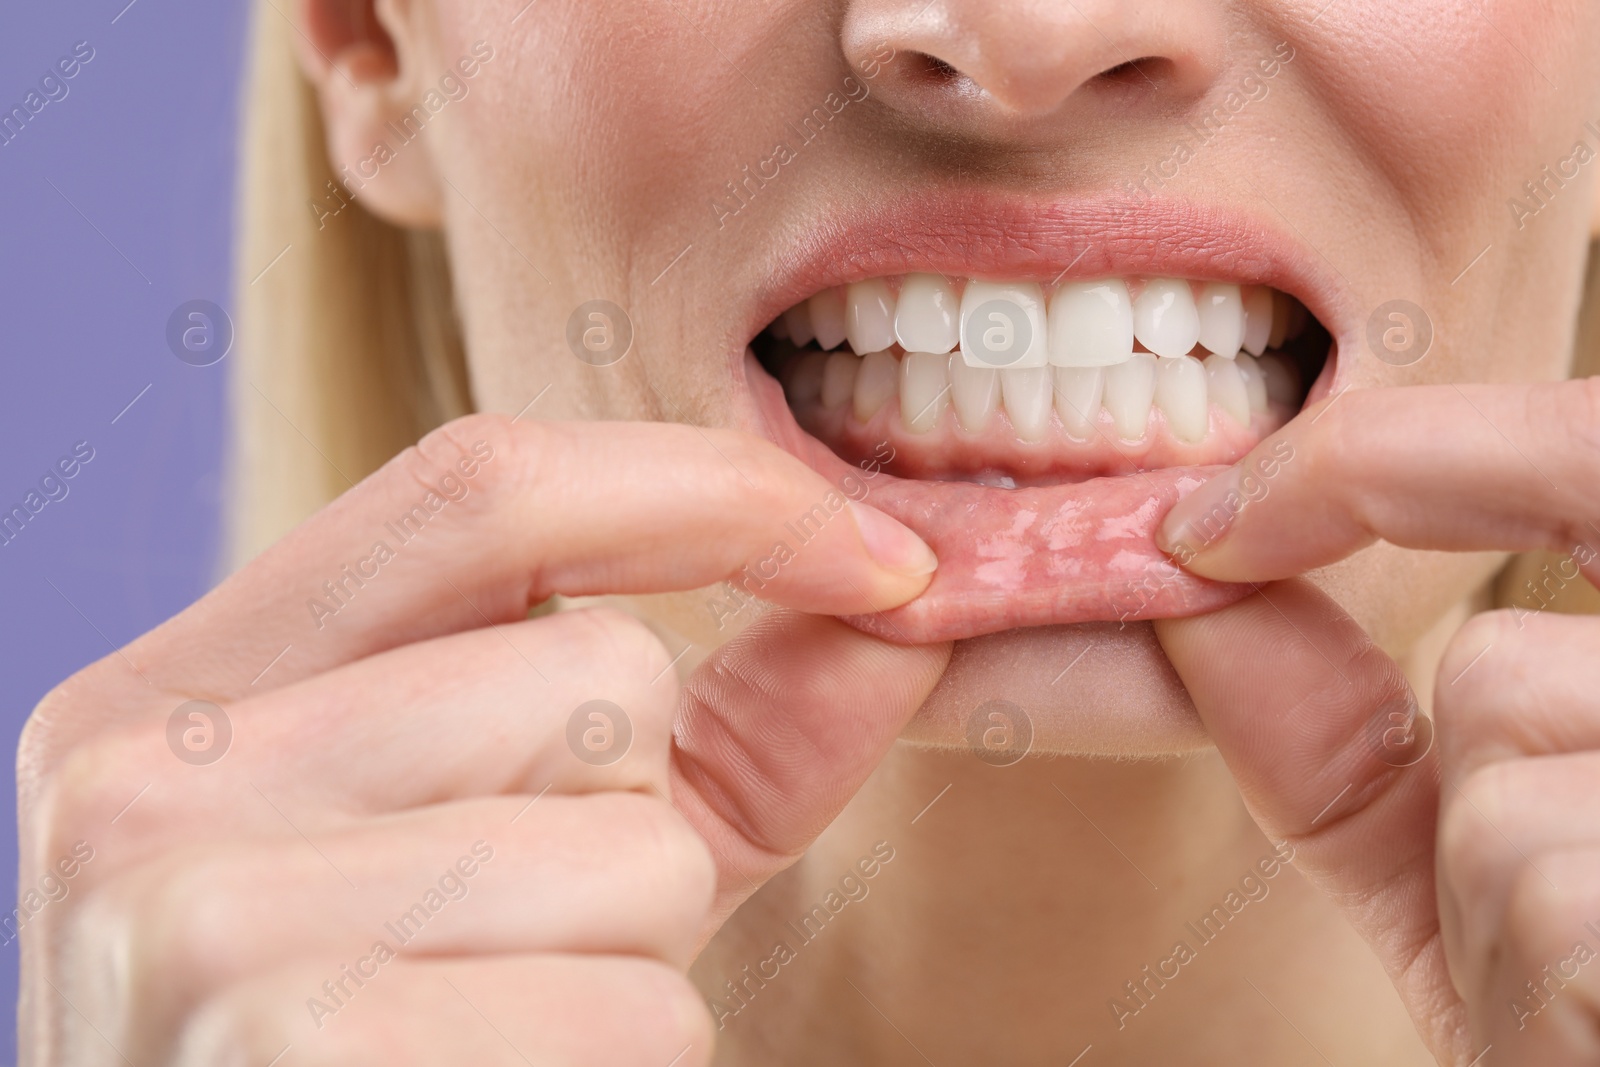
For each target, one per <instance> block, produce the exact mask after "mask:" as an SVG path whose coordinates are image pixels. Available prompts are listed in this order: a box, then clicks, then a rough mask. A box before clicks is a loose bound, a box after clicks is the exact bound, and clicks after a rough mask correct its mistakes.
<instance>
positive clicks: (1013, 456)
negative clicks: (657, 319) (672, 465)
mask: <svg viewBox="0 0 1600 1067" xmlns="http://www.w3.org/2000/svg"><path fill="white" fill-rule="evenodd" d="M1129 207H1130V205H1128V204H1127V203H1126V202H1125V200H1124V199H1122V198H1121V197H1120V196H1119V195H1116V194H1109V193H1108V194H1107V195H1105V196H1102V197H1095V196H1088V197H1075V198H1072V199H1070V200H1050V201H1039V200H1035V199H1018V198H1007V197H996V196H992V195H977V194H964V195H961V196H956V197H945V198H937V199H935V198H929V197H920V198H916V199H915V200H908V201H906V202H903V203H889V204H880V205H877V206H875V207H873V208H872V209H871V210H867V211H861V212H857V213H853V214H852V213H849V212H842V213H835V214H828V215H823V216H819V217H817V218H815V219H812V220H809V225H807V226H804V227H798V228H797V232H800V233H802V234H804V236H802V237H799V238H796V239H794V240H793V241H792V242H791V243H790V244H789V245H787V246H786V247H782V248H779V249H778V250H777V251H776V253H775V255H774V257H773V262H774V263H775V264H776V266H775V268H774V270H773V273H772V276H771V277H770V278H768V279H767V280H766V281H765V284H764V285H763V286H762V288H761V290H760V291H759V292H757V293H755V294H753V297H752V299H751V301H750V303H749V307H748V312H747V318H746V320H745V321H744V322H743V323H742V324H740V328H739V331H738V335H737V337H736V338H734V341H735V343H734V344H733V345H732V346H730V351H729V354H728V368H729V371H730V373H731V375H732V377H733V380H734V382H735V385H736V388H735V390H734V402H735V407H736V411H737V416H736V421H737V422H738V424H739V425H740V426H741V428H743V429H747V430H749V431H751V432H754V433H757V434H759V435H761V436H764V437H766V438H767V439H769V440H771V441H772V442H774V443H775V444H777V445H779V446H780V447H782V448H785V449H787V450H788V451H789V452H791V453H792V454H794V455H795V456H797V457H799V458H800V459H801V460H803V461H804V462H806V463H807V464H808V465H810V466H811V467H812V468H813V469H814V470H816V471H817V472H818V473H820V474H822V475H823V476H824V477H826V478H828V479H829V480H830V481H832V482H833V483H834V484H835V485H837V486H839V487H840V488H841V491H843V492H845V493H847V494H848V495H850V496H852V497H854V498H856V499H861V498H862V497H863V496H865V497H866V498H867V499H869V500H870V502H871V503H872V504H873V505H874V506H876V507H878V508H880V509H881V510H883V511H885V512H887V513H889V514H890V515H893V516H894V517H895V518H897V519H899V520H900V521H901V522H903V523H905V524H906V525H908V526H910V527H911V528H912V529H914V530H916V531H917V533H918V534H920V535H921V536H922V537H923V538H924V539H925V540H926V541H927V542H928V543H929V544H930V545H931V546H932V547H933V548H934V550H935V551H936V552H937V553H938V555H939V561H940V564H939V570H938V572H937V573H936V575H935V577H934V580H933V583H932V585H931V586H930V587H929V589H928V591H927V592H926V593H924V594H923V595H922V596H921V597H919V598H918V599H917V600H915V601H913V602H912V603H910V604H907V605H905V606H902V607H899V608H894V609H892V610H888V611H883V612H878V613H874V614H871V615H866V616H861V617H856V618H851V619H848V620H846V621H847V622H849V623H850V624H851V625H854V626H857V627H859V628H860V629H862V630H864V631H867V632H870V633H872V634H874V635H876V636H879V637H882V638H884V639H885V640H889V641H895V642H900V643H905V644H925V643H932V642H939V641H954V642H956V645H955V652H954V656H953V658H952V660H951V664H950V667H949V670H948V671H947V672H946V674H945V677H944V679H943V681H942V682H941V683H940V685H939V687H938V689H937V690H936V691H935V692H934V694H933V695H932V697H931V698H930V699H929V701H928V702H927V704H926V706H925V707H924V708H923V709H922V711H921V712H920V713H919V715H918V716H917V718H916V720H915V721H914V722H913V723H912V725H911V727H910V728H909V729H908V731H907V733H906V739H907V740H908V741H911V742H915V743H918V744H924V745H936V746H950V747H965V746H967V744H968V733H969V727H970V723H971V720H972V717H973V715H974V714H977V713H978V709H979V708H980V707H981V706H983V705H985V704H986V703H987V702H990V701H1006V702H1008V703H1009V704H1011V705H1015V706H1016V707H1018V708H1021V709H1024V712H1023V713H1024V714H1025V715H1026V716H1027V717H1028V719H1029V720H1030V723H1029V726H1030V728H1031V730H1032V735H1033V737H1032V746H1031V749H1032V751H1034V752H1043V753H1051V752H1057V753H1074V754H1095V755H1107V756H1158V755H1169V754H1177V753H1182V752H1187V751H1192V750H1194V749H1195V748H1198V747H1202V746H1204V745H1205V744H1206V743H1207V742H1206V737H1205V733H1204V730H1203V729H1202V727H1201V725H1200V722H1199V720H1198V718H1197V717H1196V715H1195V712H1194V709H1193V706H1192V704H1191V703H1190V701H1189V699H1188V696H1187V694H1186V693H1185V691H1184V689H1183V686H1182V684H1181V683H1180V681H1179V680H1178V678H1177V676H1176V674H1175V673H1174V672H1173V670H1172V667H1171V665H1170V664H1169V663H1168V662H1167V660H1166V657H1165V656H1164V655H1163V654H1162V651H1161V648H1160V645H1159V644H1158V643H1157V641H1156V638H1155V634H1154V630H1153V628H1152V627H1151V625H1150V621H1151V620H1154V619H1161V618H1173V617H1180V616H1185V615H1193V614H1199V613H1203V612H1206V611H1212V610H1216V609H1218V608H1221V607H1225V606H1226V605H1228V604H1231V603H1233V602H1235V601H1237V600H1238V599H1240V598H1242V597H1243V596H1245V595H1247V594H1248V592H1249V589H1248V587H1242V586H1236V585H1226V584H1220V583H1215V582H1210V581H1205V580H1203V579H1199V578H1196V577H1193V576H1191V575H1189V574H1186V573H1185V572H1183V571H1181V570H1180V569H1179V568H1178V567H1176V566H1175V565H1174V564H1173V563H1172V562H1171V561H1170V560H1169V559H1168V558H1167V557H1166V555H1165V554H1164V553H1163V552H1162V551H1161V550H1160V549H1159V548H1158V547H1157V546H1156V544H1155V540H1154V534H1155V530H1156V528H1157V526H1158V524H1159V523H1160V521H1161V519H1162V517H1163V516H1164V515H1165V514H1166V512H1167V510H1168V509H1169V508H1170V507H1171V506H1172V505H1173V503H1175V502H1176V501H1177V500H1178V499H1180V498H1181V497H1182V496H1183V495H1184V494H1186V493H1187V492H1189V491H1191V490H1193V489H1194V488H1195V487H1196V486H1198V485H1200V484H1201V483H1203V482H1204V481H1205V480H1206V479H1207V478H1208V477H1209V476H1210V475H1211V474H1213V473H1215V472H1216V471H1217V470H1219V469H1220V468H1221V467H1222V466H1223V465H1226V464H1231V463H1233V462H1235V461H1237V460H1238V459H1240V458H1241V457H1243V456H1244V455H1245V454H1246V453H1247V452H1249V451H1250V449H1251V448H1252V447H1253V446H1255V445H1256V444H1258V443H1259V442H1260V441H1261V440H1262V439H1264V438H1265V437H1267V436H1268V435H1270V434H1271V433H1272V432H1274V431H1275V430H1277V429H1278V428H1280V427H1281V426H1283V425H1284V424H1285V423H1287V422H1288V421H1290V420H1291V419H1293V418H1295V417H1297V416H1298V414H1299V412H1300V411H1301V410H1302V409H1303V408H1304V407H1305V406H1306V405H1307V404H1309V403H1311V402H1314V401H1315V400H1317V399H1320V398H1321V397H1323V396H1328V395H1331V394H1333V393H1335V392H1337V391H1338V390H1339V389H1341V388H1343V387H1344V385H1345V384H1346V383H1345V382H1344V381H1342V380H1341V377H1342V373H1341V372H1342V371H1343V369H1344V368H1343V367H1342V365H1341V361H1340V359H1339V358H1338V352H1339V347H1340V341H1339V339H1340V338H1349V337H1351V336H1353V333H1352V330H1353V325H1354V324H1353V323H1352V321H1351V318H1352V317H1351V315H1350V314H1349V310H1348V309H1349V308H1350V307H1351V306H1352V304H1353V303H1354V302H1353V301H1352V300H1351V299H1350V297H1349V295H1348V294H1347V293H1345V292H1344V291H1343V290H1342V288H1341V283H1340V282H1339V280H1338V279H1336V278H1330V277H1328V276H1327V274H1326V272H1325V270H1324V269H1322V267H1321V265H1320V261H1319V259H1318V257H1317V256H1316V255H1315V253H1314V252H1312V251H1311V250H1309V249H1307V248H1305V247H1303V246H1302V245H1300V244H1299V243H1298V241H1297V240H1296V238H1295V236H1294V235H1293V234H1292V233H1291V234H1285V233H1281V232H1279V231H1278V230H1277V229H1276V228H1275V227H1274V226H1273V225H1271V223H1270V220H1268V219H1264V218H1260V217H1253V216H1244V215H1240V214H1237V213H1233V212H1222V211H1218V210H1214V209H1212V208H1209V207H1207V206H1205V205H1199V204H1190V203H1180V202H1166V201H1162V202H1159V203H1158V202H1150V203H1144V204H1141V205H1139V210H1138V211H1132V210H1129ZM1263 473H1264V475H1265V476H1268V477H1270V474H1268V473H1267V472H1263Z"/></svg>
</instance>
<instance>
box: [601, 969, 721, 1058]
mask: <svg viewBox="0 0 1600 1067" xmlns="http://www.w3.org/2000/svg"><path fill="white" fill-rule="evenodd" d="M618 986H619V988H618V989H617V993H618V995H619V1000H621V1001H622V1003H620V1004H618V1005H617V1008H618V1009H619V1015H621V1017H623V1018H627V1019H630V1020H633V1021H635V1022H636V1023H637V1025H638V1027H639V1033H641V1034H642V1035H644V1036H645V1038H646V1041H647V1043H648V1044H650V1045H653V1046H654V1047H657V1048H660V1049H662V1050H665V1051H666V1055H667V1057H668V1058H671V1057H672V1056H673V1055H676V1054H678V1052H679V1050H681V1049H684V1048H686V1047H687V1049H688V1051H687V1052H685V1053H683V1059H682V1060H680V1061H678V1063H677V1064H676V1065H675V1067H688V1065H690V1064H705V1063H709V1062H710V1059H711V1055H710V1053H711V1048H712V1045H713V1043H714V1041H715V1035H714V1032H713V1029H712V1025H711V1013H710V1012H709V1011H708V1010H707V1008H706V1004H705V1001H704V1000H702V999H701V997H700V993H699V991H698V990H696V989H695V987H694V985H693V983H691V982H690V981H689V979H688V977H687V976H686V975H684V974H683V972H681V971H679V970H677V969H676V968H673V967H671V966H668V965H667V964H664V963H659V962H656V961H654V960H648V959H633V960H630V961H629V970H628V973H627V976H626V978H624V979H623V980H622V981H620V982H619V983H618Z"/></svg>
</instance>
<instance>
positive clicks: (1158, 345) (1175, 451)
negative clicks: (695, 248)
mask: <svg viewBox="0 0 1600 1067" xmlns="http://www.w3.org/2000/svg"><path fill="white" fill-rule="evenodd" d="M1331 347H1332V344H1331V338H1330V335H1329V333H1328V332H1327V330H1326V329H1324V328H1323V326H1322V325H1321V324H1320V323H1318V322H1317V321H1316V319H1315V318H1314V317H1312V316H1311V315H1310V314H1309V313H1308V312H1307V311H1306V309H1305V307H1304V306H1303V305H1302V304H1301V303H1300V302H1299V301H1297V300H1295V299H1294V298H1293V297H1290V296H1288V295H1286V294H1284V293H1281V292H1278V291H1277V290H1274V289H1271V288H1269V287H1266V286H1255V285H1243V286H1241V285H1237V284H1233V283H1228V282H1218V281H1194V280H1189V279H1182V278H1164V277H1135V278H1122V277H1109V278H1095V279H1073V280H1071V281H1065V282H1058V283H1049V284H1041V283H1039V282H1036V281H994V280H987V279H984V280H977V279H970V280H969V279H963V278H955V277H949V276H945V275H941V274H929V273H914V274H906V275H900V276H895V277H882V278H869V279H866V280H863V281H858V282H854V283H852V284H850V285H845V286H837V287H834V288H830V289H826V290H823V291H822V292H820V293H817V294H815V295H813V296H811V297H810V298H809V299H808V300H806V301H804V302H803V303H801V304H798V305H796V306H795V307H792V308H790V309H789V310H788V311H786V312H785V313H784V314H783V315H781V316H780V317H779V318H777V319H775V320H774V321H773V322H772V323H771V324H769V325H768V326H767V328H766V329H765V330H763V331H762V332H761V334H760V335H759V336H758V337H757V338H756V339H755V341H754V342H753V344H752V348H753V349H754V351H755V353H756V356H757V358H758V359H759V360H760V361H761V364H762V365H763V366H764V367H765V368H766V369H767V370H768V371H769V372H770V373H772V374H773V375H774V376H775V377H776V378H777V379H778V381H780V382H781V383H782V384H783V389H784V395H785V397H786V398H787V400H788V403H789V407H790V409H791V411H792V412H793V413H794V417H795V420H796V422H798V424H799V425H800V426H801V427H802V428H803V429H804V430H806V431H807V432H808V433H810V434H811V435H812V436H814V437H816V438H817V439H818V440H820V441H821V442H823V443H824V444H826V445H827V446H828V447H829V448H831V449H832V450H833V451H834V452H835V453H836V454H837V455H838V456H840V457H841V458H842V459H844V460H846V461H847V462H849V463H852V464H858V463H863V462H868V461H875V462H877V463H879V464H881V465H882V466H884V467H885V468H886V469H888V470H889V471H890V473H892V474H896V475H899V476H901V477H907V478H917V479H923V480H932V481H966V482H976V483H980V484H984V485H992V486H998V487H1004V488H1017V487H1022V486H1036V485H1054V484H1061V483H1071V482H1078V481H1084V480H1087V479H1090V478H1098V477H1104V476H1109V475H1122V474H1130V473H1133V472H1135V471H1140V470H1153V469H1158V468H1163V467H1176V466H1190V465H1194V466H1200V465H1207V464H1217V463H1231V462H1233V461H1234V460H1236V459H1238V458H1239V457H1241V456H1243V455H1244V454H1245V453H1246V452H1247V451H1249V449H1250V448H1251V447H1253V446H1254V445H1255V444H1256V443H1257V442H1259V441H1260V440H1261V439H1262V438H1263V437H1265V436H1267V435H1268V434H1270V433H1272V432H1273V431H1274V430H1276V429H1277V428H1278V427H1280V426H1282V425H1283V424H1284V423H1285V422H1287V421H1288V420H1289V419H1290V418H1292V417H1293V416H1294V415H1295V413H1296V412H1298V411H1299V410H1300V407H1301V405H1302V404H1303V403H1304V401H1305V396H1306V388H1307V385H1308V383H1311V382H1314V381H1315V380H1316V379H1317V377H1318V375H1319V374H1320V373H1321V372H1322V369H1323V367H1324V365H1325V364H1326V363H1327V361H1328V359H1329V355H1330V352H1331Z"/></svg>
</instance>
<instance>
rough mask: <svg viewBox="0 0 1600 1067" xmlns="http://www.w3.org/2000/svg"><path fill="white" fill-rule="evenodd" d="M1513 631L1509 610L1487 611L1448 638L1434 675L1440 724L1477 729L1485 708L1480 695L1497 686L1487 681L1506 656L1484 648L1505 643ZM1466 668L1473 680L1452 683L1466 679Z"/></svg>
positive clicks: (1459, 729)
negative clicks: (1465, 682) (1466, 683)
mask: <svg viewBox="0 0 1600 1067" xmlns="http://www.w3.org/2000/svg"><path fill="white" fill-rule="evenodd" d="M1516 635H1517V631H1516V626H1515V623H1514V621H1513V619H1512V616H1511V613H1510V612H1509V611H1486V612H1482V613H1480V614H1478V615H1474V616H1472V617H1471V618H1470V619H1468V620H1467V621H1466V622H1465V623H1464V624H1463V625H1462V626H1461V628H1460V629H1459V630H1457V631H1456V632H1455V634H1454V636H1452V637H1451V638H1450V641H1449V643H1448V644H1447V645H1446V646H1445V650H1444V655H1443V656H1442V657H1440V660H1439V669H1438V672H1437V673H1436V675H1435V677H1436V680H1437V684H1436V685H1435V686H1434V694H1435V696H1434V703H1435V714H1436V715H1437V716H1438V717H1439V720H1440V722H1441V723H1442V724H1443V723H1448V724H1449V727H1450V729H1452V730H1454V731H1457V732H1459V733H1462V734H1470V733H1473V732H1475V731H1476V729H1477V728H1478V727H1479V725H1480V723H1479V721H1478V720H1479V717H1480V716H1481V715H1482V713H1483V711H1484V710H1485V709H1484V706H1483V701H1482V700H1480V699H1479V698H1480V697H1482V696H1485V695H1487V694H1488V693H1490V692H1491V691H1493V690H1495V689H1497V688H1498V687H1496V686H1493V685H1490V684H1489V681H1490V678H1491V676H1492V675H1493V674H1494V673H1495V672H1497V671H1498V670H1499V669H1500V661H1502V660H1504V659H1505V658H1506V657H1503V656H1499V657H1497V656H1492V655H1488V654H1487V653H1486V650H1489V649H1494V648H1496V647H1497V646H1504V645H1506V644H1507V643H1508V642H1509V641H1510V640H1515V638H1516ZM1469 671H1470V672H1471V673H1472V674H1473V675H1475V677H1474V678H1473V684H1471V685H1459V684H1455V683H1456V682H1457V680H1458V679H1459V680H1465V677H1466V674H1467V672H1469Z"/></svg>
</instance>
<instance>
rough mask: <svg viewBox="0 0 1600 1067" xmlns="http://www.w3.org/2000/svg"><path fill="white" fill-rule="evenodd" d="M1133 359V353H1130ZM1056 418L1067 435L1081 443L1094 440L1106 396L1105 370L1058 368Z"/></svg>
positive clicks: (1099, 368)
mask: <svg viewBox="0 0 1600 1067" xmlns="http://www.w3.org/2000/svg"><path fill="white" fill-rule="evenodd" d="M1130 355H1131V353H1130ZM1055 375H1056V418H1058V419H1060V420H1061V425H1062V426H1064V427H1065V428H1066V431H1067V433H1069V434H1071V435H1072V436H1073V437H1076V438H1078V439H1079V440H1080V441H1082V440H1088V439H1089V438H1090V437H1093V436H1094V424H1095V420H1096V419H1098V418H1099V416H1100V398H1101V397H1102V396H1104V395H1105V389H1106V371H1105V368H1104V367H1057V368H1056V370H1055Z"/></svg>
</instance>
